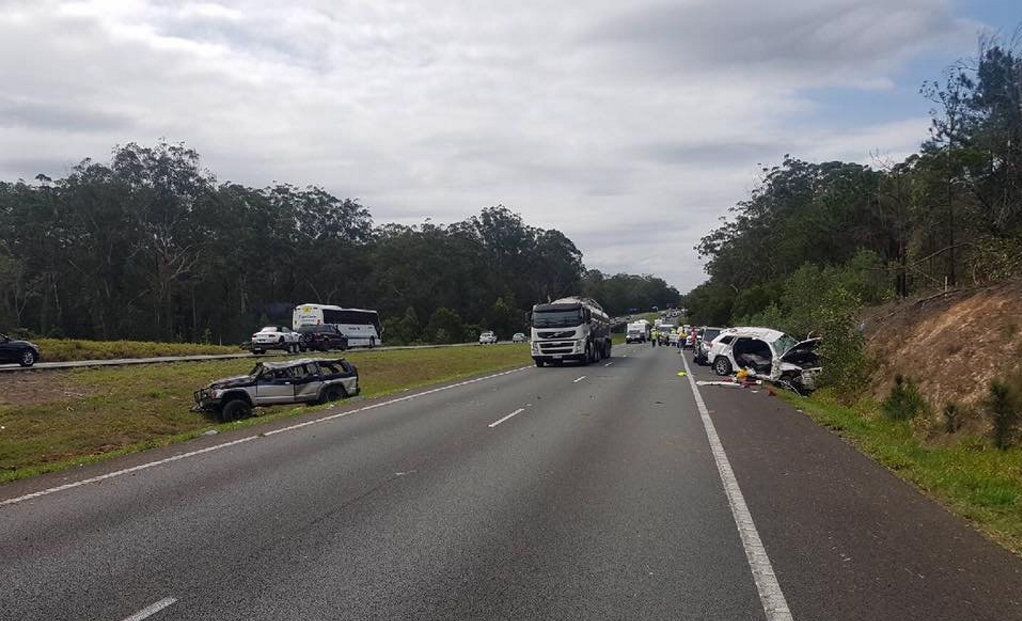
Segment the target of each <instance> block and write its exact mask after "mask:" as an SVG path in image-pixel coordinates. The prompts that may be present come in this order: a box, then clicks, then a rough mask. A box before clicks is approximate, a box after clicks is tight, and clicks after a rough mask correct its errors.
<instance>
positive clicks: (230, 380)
mask: <svg viewBox="0 0 1022 621" xmlns="http://www.w3.org/2000/svg"><path fill="white" fill-rule="evenodd" d="M252 382H253V379H252V376H251V375H239V376H238V377H225V378H224V379H218V380H216V381H215V382H211V383H210V385H209V386H208V388H215V389H219V388H231V387H232V386H246V385H248V384H251V383H252Z"/></svg>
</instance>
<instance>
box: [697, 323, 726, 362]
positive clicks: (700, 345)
mask: <svg viewBox="0 0 1022 621" xmlns="http://www.w3.org/2000/svg"><path fill="white" fill-rule="evenodd" d="M720 330H721V329H720V328H715V327H712V326H703V327H701V328H696V342H695V345H694V346H693V348H692V349H693V350H694V351H693V356H692V362H695V363H696V364H707V358H706V354H707V353H709V351H710V342H711V341H713V339H715V338H717V335H718V334H720Z"/></svg>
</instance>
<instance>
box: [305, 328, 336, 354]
mask: <svg viewBox="0 0 1022 621" xmlns="http://www.w3.org/2000/svg"><path fill="white" fill-rule="evenodd" d="M298 334H299V335H300V337H299V341H298V344H299V346H300V347H301V348H302V350H303V351H304V350H309V349H312V350H316V351H330V350H331V349H340V350H342V351H343V350H345V349H348V337H346V336H344V334H342V333H341V331H340V330H338V329H337V326H331V325H319V326H302V327H300V328H298Z"/></svg>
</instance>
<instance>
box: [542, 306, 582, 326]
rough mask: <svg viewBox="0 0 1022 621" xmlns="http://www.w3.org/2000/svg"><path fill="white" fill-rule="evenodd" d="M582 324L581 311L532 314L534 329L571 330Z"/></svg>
mask: <svg viewBox="0 0 1022 621" xmlns="http://www.w3.org/2000/svg"><path fill="white" fill-rule="evenodd" d="M581 323H582V311H580V310H559V311H536V312H534V313H533V314H532V327H534V328H571V327H574V326H577V325H579V324H581Z"/></svg>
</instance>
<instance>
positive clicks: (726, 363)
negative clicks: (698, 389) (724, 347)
mask: <svg viewBox="0 0 1022 621" xmlns="http://www.w3.org/2000/svg"><path fill="white" fill-rule="evenodd" d="M713 370H714V371H716V373H717V375H731V361H730V360H728V359H727V358H725V357H724V356H717V359H716V360H714V361H713Z"/></svg>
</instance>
